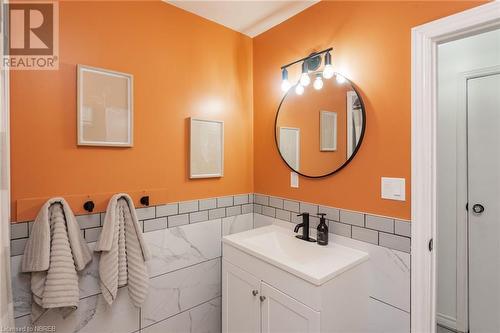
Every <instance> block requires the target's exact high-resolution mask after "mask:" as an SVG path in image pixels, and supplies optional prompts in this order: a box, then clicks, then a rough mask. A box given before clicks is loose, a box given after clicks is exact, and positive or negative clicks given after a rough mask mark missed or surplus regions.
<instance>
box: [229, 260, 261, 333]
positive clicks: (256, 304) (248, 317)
mask: <svg viewBox="0 0 500 333" xmlns="http://www.w3.org/2000/svg"><path fill="white" fill-rule="evenodd" d="M259 287H260V280H259V279H257V278H256V277H255V276H253V275H252V274H250V273H248V272H245V271H244V270H242V269H240V268H238V267H236V266H234V265H232V264H230V263H229V262H227V261H226V260H223V261H222V332H224V333H258V332H260V301H259V296H260V290H259Z"/></svg>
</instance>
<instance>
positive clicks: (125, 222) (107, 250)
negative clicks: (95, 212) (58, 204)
mask: <svg viewBox="0 0 500 333" xmlns="http://www.w3.org/2000/svg"><path fill="white" fill-rule="evenodd" d="M95 251H100V252H101V258H100V261H99V279H100V285H101V291H102V294H103V296H104V299H105V300H106V302H108V304H112V303H113V301H114V300H115V299H116V294H117V292H118V287H121V286H125V285H127V286H128V291H129V295H130V298H131V300H132V303H133V304H134V305H135V306H137V307H140V306H141V305H142V303H143V302H144V300H145V299H146V296H147V292H148V282H149V276H148V271H147V267H146V261H147V260H149V258H150V254H149V251H148V249H147V247H146V244H145V243H144V240H143V238H142V230H141V227H140V225H139V221H138V220H137V215H136V212H135V207H134V203H133V202H132V199H131V198H130V196H128V195H127V194H123V193H120V194H115V195H114V196H113V197H112V198H111V200H110V201H109V204H108V208H107V210H106V216H105V217H104V225H103V228H102V232H101V235H100V238H99V241H98V242H97V245H96V248H95Z"/></svg>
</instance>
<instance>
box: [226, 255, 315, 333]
mask: <svg viewBox="0 0 500 333" xmlns="http://www.w3.org/2000/svg"><path fill="white" fill-rule="evenodd" d="M222 285H223V293H222V295H223V296H222V302H223V303H222V311H223V315H222V317H223V324H222V331H223V332H226V333H237V332H240V333H250V332H263V333H272V332H290V333H293V332H297V333H315V332H319V331H320V329H319V328H320V316H319V312H317V311H314V310H313V309H311V308H309V307H308V306H306V305H304V304H302V303H300V302H298V301H297V300H295V299H293V298H292V297H290V296H288V295H286V294H285V293H282V292H281V291H279V290H277V289H276V288H273V287H272V286H270V285H268V284H267V283H265V282H263V281H261V280H259V279H258V278H256V277H255V276H253V275H252V274H250V273H248V272H245V271H243V270H242V269H240V268H238V267H236V266H234V265H232V264H230V263H229V262H227V261H225V260H224V261H223V264H222Z"/></svg>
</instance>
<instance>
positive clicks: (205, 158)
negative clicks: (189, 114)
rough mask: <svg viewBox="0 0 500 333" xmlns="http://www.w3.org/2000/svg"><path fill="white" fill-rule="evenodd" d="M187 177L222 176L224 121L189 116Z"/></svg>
mask: <svg viewBox="0 0 500 333" xmlns="http://www.w3.org/2000/svg"><path fill="white" fill-rule="evenodd" d="M189 128H190V134H189V138H190V139H189V145H190V149H189V151H190V153H189V178H191V179H196V178H220V177H223V176H224V122H223V121H219V120H207V119H199V118H190V126H189Z"/></svg>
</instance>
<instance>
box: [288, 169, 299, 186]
mask: <svg viewBox="0 0 500 333" xmlns="http://www.w3.org/2000/svg"><path fill="white" fill-rule="evenodd" d="M290 187H293V188H299V174H298V173H296V172H293V171H292V172H290Z"/></svg>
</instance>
